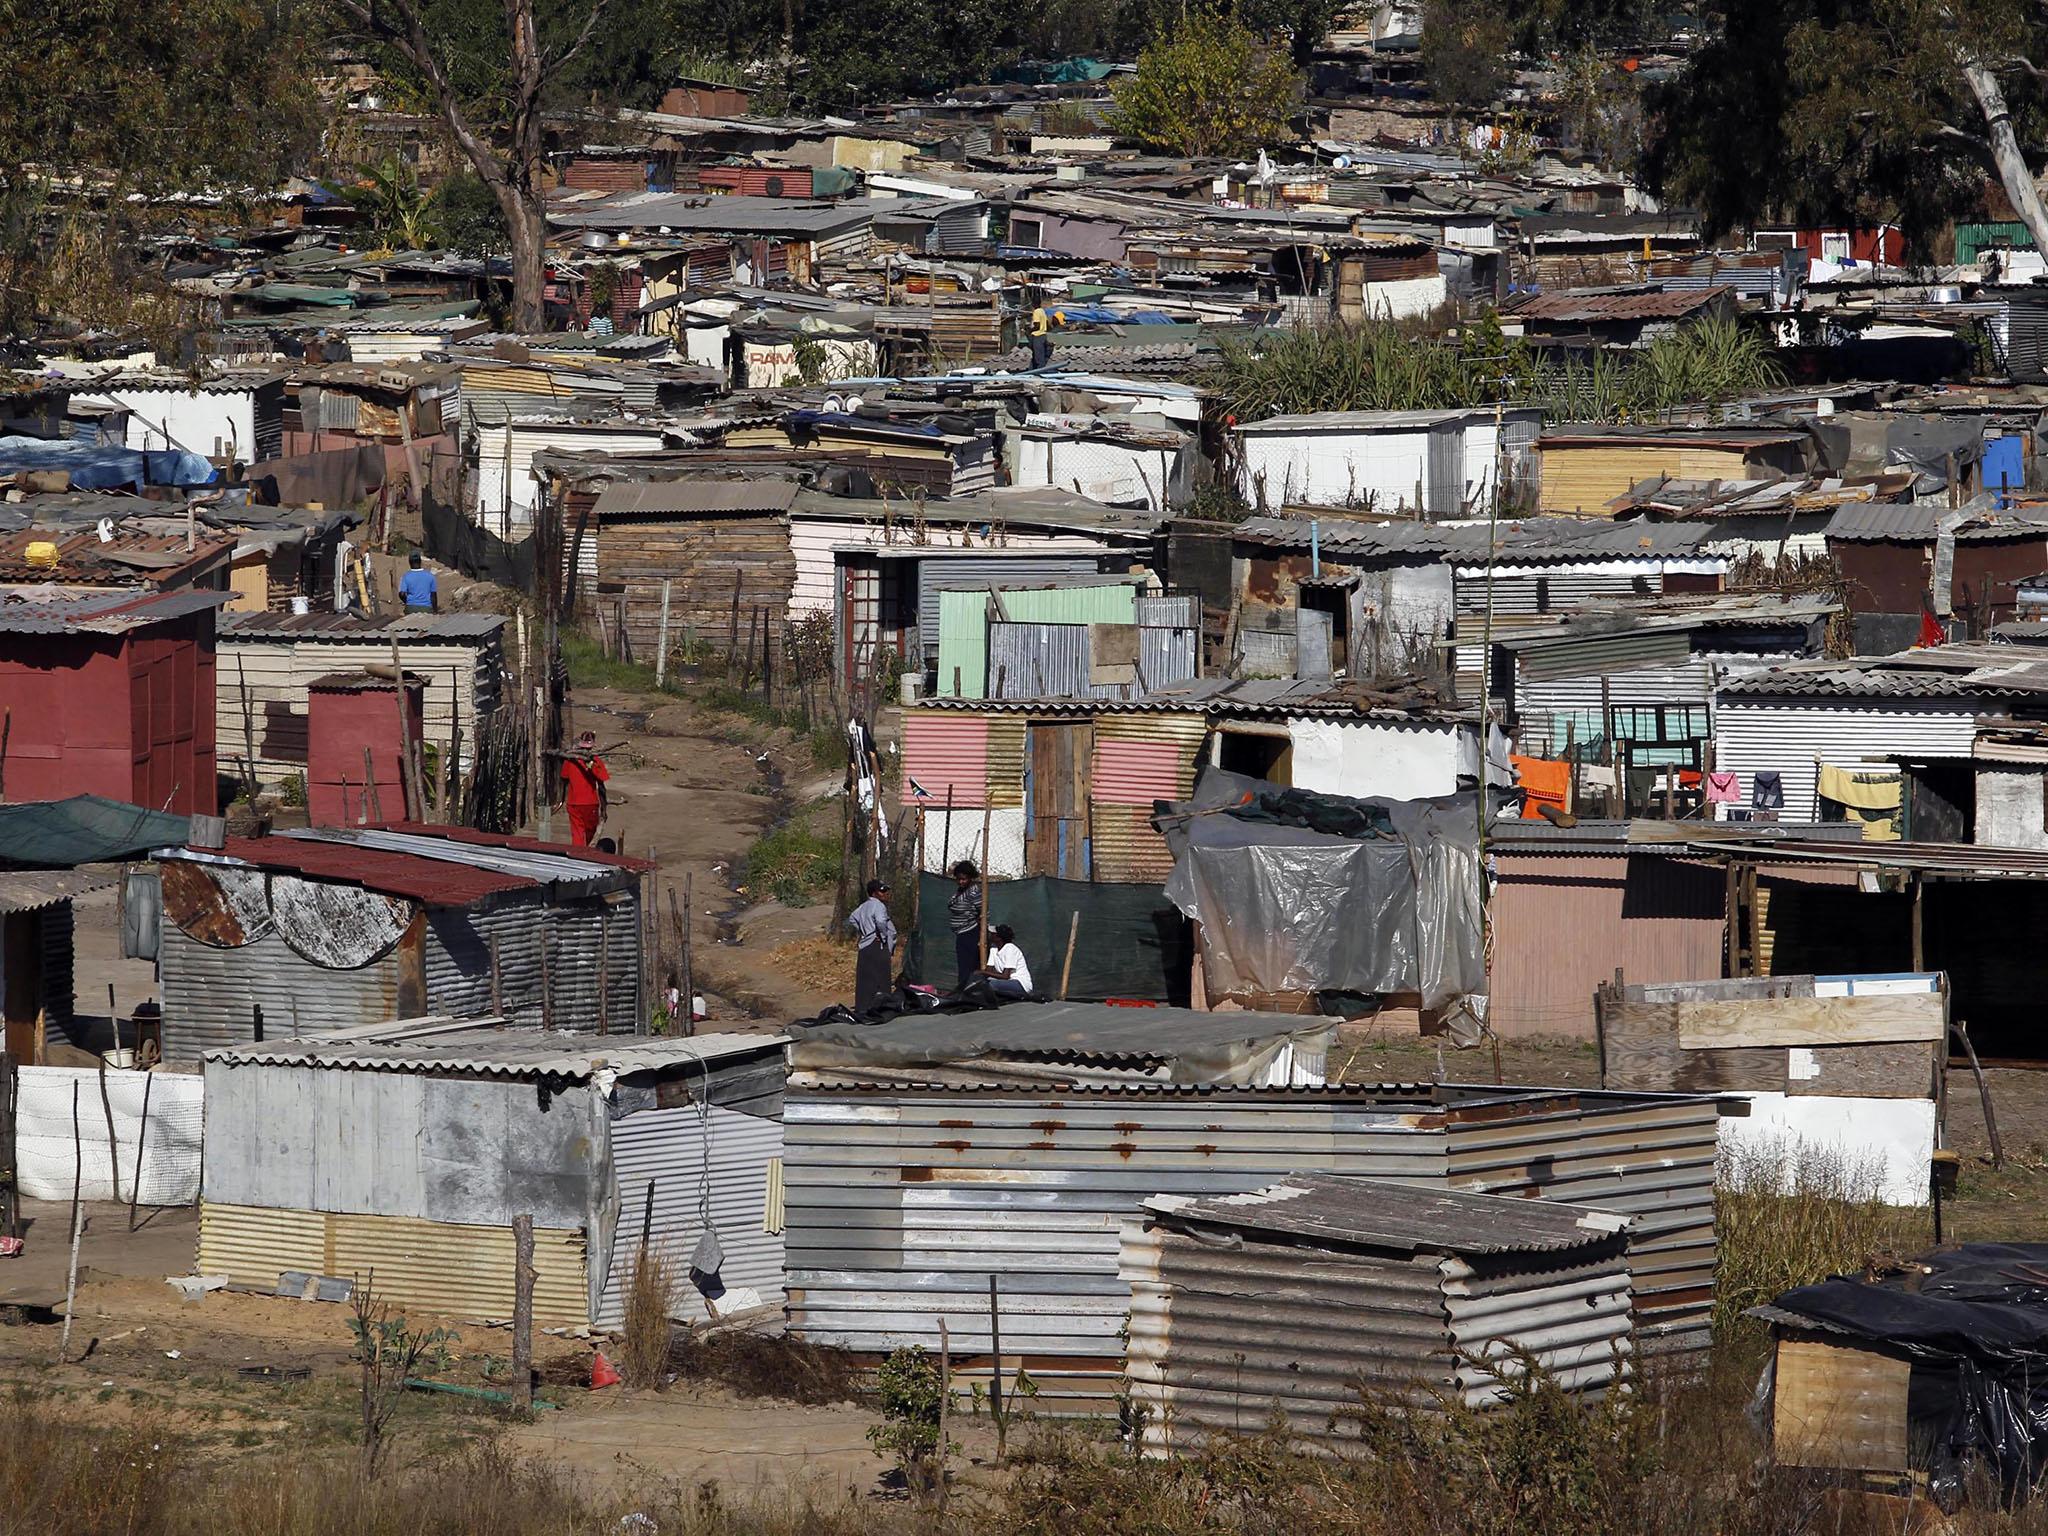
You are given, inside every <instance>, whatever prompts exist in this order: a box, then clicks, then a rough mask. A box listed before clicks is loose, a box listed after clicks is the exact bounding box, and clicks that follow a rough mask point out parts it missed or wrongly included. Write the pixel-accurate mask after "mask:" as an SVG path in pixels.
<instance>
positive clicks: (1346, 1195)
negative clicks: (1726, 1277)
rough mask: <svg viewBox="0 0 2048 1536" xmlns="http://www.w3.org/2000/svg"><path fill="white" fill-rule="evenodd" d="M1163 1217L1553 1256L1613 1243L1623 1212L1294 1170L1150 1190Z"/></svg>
mask: <svg viewBox="0 0 2048 1536" xmlns="http://www.w3.org/2000/svg"><path fill="white" fill-rule="evenodd" d="M1143 1204H1144V1207H1145V1209H1146V1210H1148V1211H1152V1212H1154V1213H1155V1214H1157V1215H1159V1216H1162V1217H1164V1218H1166V1219H1167V1220H1168V1221H1169V1222H1193V1223H1199V1224H1201V1225H1203V1226H1210V1227H1223V1228H1227V1229H1231V1230H1236V1231H1248V1232H1258V1233H1270V1234H1274V1235H1276V1236H1281V1237H1289V1238H1310V1239H1313V1240H1316V1241H1318V1242H1326V1243H1337V1244H1354V1243H1355V1244H1358V1245H1360V1246H1363V1247H1370V1248H1391V1249H1395V1250H1397V1251H1399V1252H1403V1253H1454V1254H1502V1253H1557V1252H1562V1251H1565V1250H1569V1249H1573V1248H1583V1247H1586V1246H1589V1245H1591V1244H1596V1243H1608V1242H1612V1241H1613V1239H1614V1236H1615V1234H1616V1233H1617V1232H1622V1231H1626V1230H1627V1228H1628V1226H1629V1218H1628V1217H1626V1216H1623V1215H1620V1214H1618V1213H1616V1212H1612V1211H1595V1210H1588V1209H1586V1208H1584V1207H1581V1206H1576V1205H1563V1204H1559V1203H1557V1202H1555V1201H1551V1200H1524V1199H1519V1198H1515V1197H1512V1196H1508V1195H1479V1194H1470V1193H1467V1192H1466V1191H1464V1190H1455V1189H1431V1188H1429V1187H1428V1186H1426V1185H1414V1184H1396V1183H1392V1182H1389V1181H1383V1180H1380V1179H1349V1178H1342V1177H1339V1176H1336V1175H1332V1174H1297V1175H1295V1176H1294V1177H1292V1178H1289V1179H1286V1180H1283V1181H1282V1182H1281V1183H1278V1184H1269V1185H1267V1186H1266V1187H1265V1188H1264V1189H1259V1190H1254V1191H1252V1192H1251V1193H1250V1194H1244V1195H1213V1196H1208V1197H1204V1198H1191V1197H1188V1196H1185V1195H1154V1196H1153V1197H1152V1198H1151V1199H1149V1200H1146V1201H1144V1202H1143Z"/></svg>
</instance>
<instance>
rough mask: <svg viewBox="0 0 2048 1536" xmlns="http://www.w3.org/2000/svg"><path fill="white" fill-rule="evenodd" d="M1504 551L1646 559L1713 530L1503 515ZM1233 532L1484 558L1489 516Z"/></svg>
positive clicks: (1282, 524) (1327, 545) (1299, 544)
mask: <svg viewBox="0 0 2048 1536" xmlns="http://www.w3.org/2000/svg"><path fill="white" fill-rule="evenodd" d="M1494 535H1495V539H1496V542H1495V545H1494V550H1495V553H1496V555H1497V557H1499V558H1501V559H1512V560H1515V561H1519V562H1523V563H1527V562H1531V561H1557V562H1567V561H1577V560H1641V559H1645V558H1650V557H1655V556H1659V555H1685V554H1691V553H1693V552H1694V551H1696V550H1697V549H1698V548H1699V547H1700V545H1701V544H1703V543H1705V542H1706V540H1707V539H1708V537H1709V536H1710V530H1709V529H1707V528H1705V527H1697V528H1692V527H1685V526H1683V525H1681V524H1677V523H1649V522H1627V523H1617V522H1614V521H1611V520H1609V519H1606V518H1586V517H1531V518H1523V519H1521V520H1519V521H1516V522H1511V523H1501V524H1499V525H1498V526H1497V528H1496V529H1495V530H1494ZM1231 536H1232V537H1233V538H1238V539H1243V540H1245V541H1247V542H1249V543H1254V544H1273V545H1279V546H1282V547H1284V548H1290V549H1292V548H1302V549H1306V548H1308V547H1309V544H1310V541H1311V538H1313V539H1314V541H1315V542H1316V544H1317V545H1318V546H1319V547H1320V548H1321V549H1322V551H1323V552H1324V553H1325V554H1328V555H1417V556H1452V557H1457V558H1463V559H1470V560H1484V559H1485V558H1486V553H1487V536H1488V529H1487V525H1486V524H1485V523H1461V524H1450V523H1424V522H1416V521H1413V520H1410V519H1399V520H1391V521H1387V522H1367V521H1364V520H1361V519H1354V518H1345V517H1331V518H1314V519H1311V518H1306V517H1253V518H1247V519H1246V520H1245V521H1244V522H1241V523H1239V524H1238V525H1237V526H1236V527H1235V528H1233V529H1232V530H1231Z"/></svg>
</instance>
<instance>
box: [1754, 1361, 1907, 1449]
mask: <svg viewBox="0 0 2048 1536" xmlns="http://www.w3.org/2000/svg"><path fill="white" fill-rule="evenodd" d="M1911 1375H1912V1366H1911V1364H1910V1363H1909V1362H1907V1361H1905V1360H1899V1359H1894V1358H1893V1357H1892V1356H1890V1355H1883V1354H1879V1353H1878V1352H1877V1351H1875V1350H1872V1349H1860V1348H1856V1347H1853V1346H1851V1345H1848V1344H1837V1343H1832V1342H1826V1341H1822V1340H1819V1339H1797V1338H1787V1339H1780V1340H1779V1341H1778V1369H1777V1385H1776V1390H1775V1392H1774V1394H1773V1398H1772V1412H1771V1442H1772V1451H1773V1453H1774V1454H1775V1456H1776V1458H1777V1461H1778V1464H1779V1465H1780V1466H1791V1467H1831V1468H1840V1469H1843V1470H1846V1471H1852V1472H1904V1471H1906V1469H1907V1468H1906V1385H1907V1381H1908V1378H1909V1377H1910V1376H1911Z"/></svg>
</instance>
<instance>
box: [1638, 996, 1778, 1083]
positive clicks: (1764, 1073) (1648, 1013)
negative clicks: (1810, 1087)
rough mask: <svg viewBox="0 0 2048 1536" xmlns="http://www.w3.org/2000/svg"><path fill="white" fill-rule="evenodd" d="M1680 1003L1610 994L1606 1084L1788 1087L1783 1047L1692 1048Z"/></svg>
mask: <svg viewBox="0 0 2048 1536" xmlns="http://www.w3.org/2000/svg"><path fill="white" fill-rule="evenodd" d="M1679 1006H1680V1005H1678V1004H1675V1003H1639V1002H1619V1003H1617V1002H1615V1001H1613V1000H1612V999H1610V1000H1609V1002H1608V1004H1607V1006H1606V1008H1605V1009H1604V1010H1603V1016H1602V1019H1601V1026H1600V1027H1601V1046H1602V1060H1603V1063H1604V1067H1605V1070H1604V1071H1603V1072H1602V1074H1601V1086H1602V1087H1605V1088H1620V1089H1635V1090H1642V1091H1649V1092H1687V1093H1712V1092H1744V1093H1783V1092H1784V1091H1785V1087H1786V1081H1785V1052H1784V1051H1783V1050H1782V1049H1777V1050H1772V1049H1751V1050H1729V1051H1688V1050H1685V1049H1684V1048H1683V1047H1681V1046H1680V1045H1679V1043H1678V1023H1677V1014H1678V1008H1679Z"/></svg>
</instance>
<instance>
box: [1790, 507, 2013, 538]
mask: <svg viewBox="0 0 2048 1536" xmlns="http://www.w3.org/2000/svg"><path fill="white" fill-rule="evenodd" d="M1947 515H1948V509H1947V508H1946V507H1941V506H1934V505H1930V504H1928V503H1924V502H1902V503H1899V504H1896V505H1893V504H1888V503H1867V504H1866V503H1858V504H1855V505H1851V506H1846V507H1843V508H1842V509H1841V510H1840V511H1838V512H1837V513H1836V514H1835V515H1834V516H1833V517H1832V518H1830V519H1829V520H1828V526H1827V528H1826V530H1825V532H1826V534H1827V536H1828V537H1829V538H1830V539H1842V540H1845V541H1849V542H1854V543H1874V542H1882V541H1887V540H1892V541H1897V542H1899V543H1904V544H1926V543H1931V542H1932V541H1933V540H1934V539H1935V538H1936V537H1938V536H1939V533H1940V523H1941V520H1942V519H1943V518H1944V517H1946V516H1947ZM1955 537H1956V540H1957V542H1958V543H1992V542H1995V541H1997V540H2000V539H2041V538H2048V507H2011V508H2005V509H2001V508H1997V507H1992V506H1988V505H1987V506H1985V507H1982V508H1972V509H1970V515H1969V517H1968V518H1967V520H1965V521H1963V522H1961V523H1959V524H1957V525H1956V529H1955Z"/></svg>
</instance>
